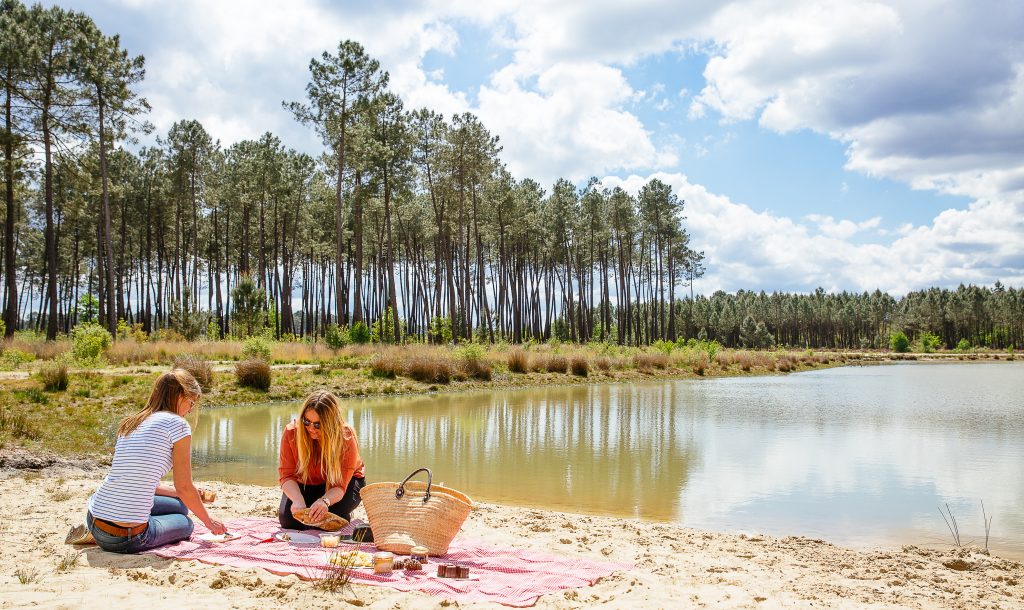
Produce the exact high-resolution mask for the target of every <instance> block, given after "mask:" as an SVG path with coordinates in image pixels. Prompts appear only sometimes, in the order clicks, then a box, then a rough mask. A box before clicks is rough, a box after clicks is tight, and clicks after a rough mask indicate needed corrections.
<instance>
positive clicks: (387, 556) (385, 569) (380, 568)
mask: <svg viewBox="0 0 1024 610" xmlns="http://www.w3.org/2000/svg"><path fill="white" fill-rule="evenodd" d="M394 562H395V554H394V553H389V552H387V551H381V552H380V553H374V554H373V573H374V574H390V573H391V570H392V569H393V566H394Z"/></svg>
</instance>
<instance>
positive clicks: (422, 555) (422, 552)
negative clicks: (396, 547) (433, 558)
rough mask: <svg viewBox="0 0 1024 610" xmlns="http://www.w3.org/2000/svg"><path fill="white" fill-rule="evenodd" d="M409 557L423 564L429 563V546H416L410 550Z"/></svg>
mask: <svg viewBox="0 0 1024 610" xmlns="http://www.w3.org/2000/svg"><path fill="white" fill-rule="evenodd" d="M409 557H410V558H412V559H415V560H416V561H418V562H420V563H421V564H425V563H427V547H425V546H414V547H412V549H410V550H409Z"/></svg>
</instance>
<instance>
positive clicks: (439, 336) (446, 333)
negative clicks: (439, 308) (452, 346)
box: [427, 316, 452, 344]
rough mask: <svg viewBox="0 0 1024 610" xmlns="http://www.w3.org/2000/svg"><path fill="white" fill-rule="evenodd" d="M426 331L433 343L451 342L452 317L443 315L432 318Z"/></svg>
mask: <svg viewBox="0 0 1024 610" xmlns="http://www.w3.org/2000/svg"><path fill="white" fill-rule="evenodd" d="M427 332H428V334H429V335H430V338H431V340H433V341H434V342H435V343H444V344H448V343H451V342H452V319H451V318H448V317H445V316H438V317H436V318H434V319H433V320H431V321H430V329H429V330H428V331H427Z"/></svg>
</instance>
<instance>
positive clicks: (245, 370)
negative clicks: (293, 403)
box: [235, 360, 271, 392]
mask: <svg viewBox="0 0 1024 610" xmlns="http://www.w3.org/2000/svg"><path fill="white" fill-rule="evenodd" d="M235 378H236V379H237V380H238V385H240V386H242V387H245V388H255V389H257V390H263V391H264V392H266V391H267V390H269V389H270V378H271V376H270V365H269V364H267V362H266V361H265V360H243V361H242V362H239V363H238V364H236V365H235Z"/></svg>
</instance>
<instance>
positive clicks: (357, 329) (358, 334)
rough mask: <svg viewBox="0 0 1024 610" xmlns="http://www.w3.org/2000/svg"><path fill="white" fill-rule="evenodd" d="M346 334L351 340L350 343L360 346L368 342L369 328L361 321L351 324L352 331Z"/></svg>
mask: <svg viewBox="0 0 1024 610" xmlns="http://www.w3.org/2000/svg"><path fill="white" fill-rule="evenodd" d="M348 334H349V337H350V338H351V339H352V343H359V344H360V345H362V344H364V343H369V342H370V327H369V326H367V325H366V322H363V321H362V320H360V321H358V322H356V323H355V324H353V325H352V330H350V331H349V333H348Z"/></svg>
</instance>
